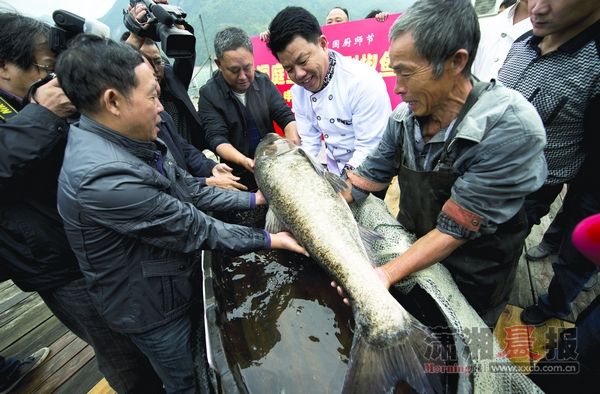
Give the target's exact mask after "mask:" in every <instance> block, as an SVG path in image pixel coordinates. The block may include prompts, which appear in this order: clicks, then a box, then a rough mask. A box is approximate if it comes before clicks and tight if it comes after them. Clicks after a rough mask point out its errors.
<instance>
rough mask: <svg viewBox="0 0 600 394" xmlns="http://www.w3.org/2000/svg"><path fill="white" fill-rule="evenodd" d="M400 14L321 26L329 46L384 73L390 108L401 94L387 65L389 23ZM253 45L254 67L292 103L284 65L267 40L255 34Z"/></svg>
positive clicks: (291, 83)
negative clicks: (378, 20)
mask: <svg viewBox="0 0 600 394" xmlns="http://www.w3.org/2000/svg"><path fill="white" fill-rule="evenodd" d="M399 15H400V14H392V15H390V16H388V18H387V19H386V20H385V22H377V21H376V20H375V19H363V20H358V21H352V22H347V23H338V24H335V25H326V26H322V30H323V34H324V35H325V37H327V40H328V47H329V48H330V49H333V50H335V51H337V52H339V53H341V54H343V55H345V56H348V57H352V58H355V59H357V60H360V61H362V62H364V63H366V64H368V65H369V66H371V67H373V68H374V69H375V70H377V71H378V72H379V74H380V75H381V76H382V77H383V80H384V81H385V84H386V86H387V89H388V94H389V96H390V101H391V102H392V108H395V107H396V105H398V104H399V103H400V101H401V99H400V96H398V95H396V94H394V84H395V82H396V78H395V75H394V72H393V71H392V69H391V68H390V67H389V62H390V55H389V46H390V45H389V41H388V32H389V30H390V27H391V26H392V24H393V23H394V21H395V20H396V18H397V17H398V16H399ZM252 46H253V47H254V65H255V67H256V69H257V70H259V71H261V72H263V73H265V74H267V75H269V76H270V77H271V81H273V83H274V84H275V86H277V88H278V89H279V91H280V92H281V95H282V96H283V98H284V99H285V101H286V102H287V103H288V105H290V106H291V105H292V92H291V91H290V88H291V87H292V85H293V82H292V81H291V80H290V79H289V78H288V76H287V73H286V72H285V70H284V69H283V66H282V65H281V64H279V63H278V62H277V59H275V57H273V55H272V54H271V51H269V49H268V48H267V46H266V44H265V43H264V42H262V41H261V40H260V39H259V38H258V37H257V36H256V37H252Z"/></svg>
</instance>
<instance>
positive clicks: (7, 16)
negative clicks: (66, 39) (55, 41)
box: [0, 12, 50, 70]
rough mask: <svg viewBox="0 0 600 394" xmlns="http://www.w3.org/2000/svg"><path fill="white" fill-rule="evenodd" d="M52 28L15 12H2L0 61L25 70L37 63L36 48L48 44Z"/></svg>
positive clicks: (0, 19)
mask: <svg viewBox="0 0 600 394" xmlns="http://www.w3.org/2000/svg"><path fill="white" fill-rule="evenodd" d="M49 36H50V26H48V25H47V24H45V23H44V22H41V21H38V20H36V19H33V18H30V17H28V16H24V15H20V14H17V13H14V12H0V60H3V61H5V62H11V63H13V64H15V65H17V66H18V67H20V68H22V69H23V70H27V69H28V68H29V67H31V66H32V65H33V63H35V58H34V54H35V52H36V50H37V48H36V46H38V45H40V44H43V43H47V42H48V39H49Z"/></svg>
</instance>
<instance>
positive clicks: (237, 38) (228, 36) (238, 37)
mask: <svg viewBox="0 0 600 394" xmlns="http://www.w3.org/2000/svg"><path fill="white" fill-rule="evenodd" d="M238 48H245V49H247V50H248V51H249V52H250V53H254V51H253V50H252V43H251V42H250V38H249V37H248V34H246V32H245V31H243V30H242V29H239V28H237V27H228V28H225V29H223V30H221V31H219V32H217V34H216V35H215V55H216V56H217V59H222V58H223V54H224V53H225V52H226V51H235V50H236V49H238Z"/></svg>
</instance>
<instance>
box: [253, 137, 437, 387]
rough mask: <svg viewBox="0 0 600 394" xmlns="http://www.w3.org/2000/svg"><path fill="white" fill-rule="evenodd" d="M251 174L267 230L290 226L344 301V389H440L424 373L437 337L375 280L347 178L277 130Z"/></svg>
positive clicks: (257, 157) (258, 154) (259, 150)
mask: <svg viewBox="0 0 600 394" xmlns="http://www.w3.org/2000/svg"><path fill="white" fill-rule="evenodd" d="M254 175H255V178H256V181H257V184H258V186H259V188H260V190H261V192H262V193H263V194H264V195H265V197H266V199H267V201H268V202H269V214H268V215H267V227H268V228H269V227H270V228H269V230H271V231H280V230H282V229H285V230H288V231H290V232H291V233H292V234H293V235H294V236H295V237H296V239H297V240H298V241H299V242H300V243H301V244H302V245H303V246H304V247H305V248H306V250H307V251H308V252H309V253H310V255H311V257H312V258H313V259H314V260H316V261H317V263H319V264H320V265H321V266H322V267H323V268H324V269H325V270H326V271H328V272H329V274H330V275H332V276H333V277H334V278H335V280H336V281H337V283H338V284H340V285H341V286H342V287H343V288H344V290H345V292H346V294H347V296H348V298H349V299H350V300H351V305H352V308H353V314H354V320H355V324H356V328H355V334H354V339H353V343H352V349H351V351H350V361H349V364H348V370H347V371H346V376H345V379H344V386H343V392H345V393H387V392H392V391H394V390H395V389H396V388H397V387H405V386H406V385H408V386H410V387H411V388H412V389H413V390H415V391H416V392H419V393H432V392H441V391H443V388H442V383H441V378H440V376H438V375H434V374H426V373H425V370H424V366H425V364H426V363H430V362H432V360H430V359H429V358H430V357H431V356H432V354H433V353H436V352H435V351H433V352H432V349H431V346H432V345H435V344H436V343H437V344H439V340H437V339H436V337H435V336H434V335H433V333H432V332H431V331H430V330H429V329H428V328H427V327H425V326H424V325H423V324H421V323H420V322H419V321H418V320H416V319H415V318H414V317H413V316H411V315H410V314H409V313H408V312H407V311H406V310H405V309H404V308H403V307H402V306H401V305H400V304H399V303H398V301H397V300H396V299H395V298H394V297H393V296H392V295H391V294H390V292H389V291H388V289H387V288H386V287H385V286H384V285H383V283H382V282H381V281H380V280H379V279H378V277H377V274H376V272H375V270H374V269H373V266H372V264H371V262H370V259H369V254H368V252H367V249H366V248H365V246H364V244H363V242H362V240H361V229H359V226H358V225H357V223H356V221H355V219H354V217H353V216H352V212H351V211H350V208H349V206H348V204H347V203H346V202H345V201H344V199H343V197H342V196H341V194H340V193H339V192H340V191H341V190H343V189H345V188H346V187H347V186H346V183H345V182H344V181H343V180H342V179H341V178H340V177H339V176H337V175H335V174H332V173H329V172H327V171H326V170H324V169H323V166H322V165H321V164H320V163H318V162H317V161H316V160H315V159H314V157H312V156H311V155H310V154H308V153H306V152H305V151H303V150H302V149H301V148H299V147H297V146H295V145H293V144H292V143H291V142H289V141H288V140H286V139H283V138H281V137H280V136H278V135H277V134H268V135H266V136H265V137H264V138H263V139H262V141H261V142H260V143H259V144H258V147H257V149H256V153H255V169H254ZM271 212H272V213H273V214H274V217H275V219H273V217H271V215H270V213H271ZM365 234H368V233H365ZM437 354H438V355H439V353H437Z"/></svg>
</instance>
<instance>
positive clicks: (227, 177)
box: [206, 163, 248, 190]
mask: <svg viewBox="0 0 600 394" xmlns="http://www.w3.org/2000/svg"><path fill="white" fill-rule="evenodd" d="M231 171H233V170H232V169H231V167H229V166H228V165H227V164H225V163H219V164H217V165H216V166H214V167H213V169H212V171H211V172H212V174H213V176H212V177H210V178H206V184H207V185H209V186H216V187H220V188H222V189H231V190H248V188H247V187H246V186H245V185H242V184H241V183H239V182H238V181H239V180H240V177H238V176H235V175H233V174H232V173H231Z"/></svg>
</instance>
